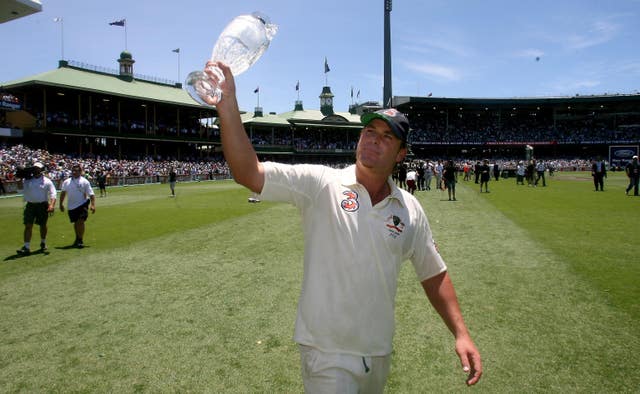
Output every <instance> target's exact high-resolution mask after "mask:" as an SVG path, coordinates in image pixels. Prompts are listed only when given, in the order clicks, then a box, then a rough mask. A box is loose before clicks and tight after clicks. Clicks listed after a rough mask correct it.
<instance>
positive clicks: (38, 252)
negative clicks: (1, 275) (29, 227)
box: [4, 249, 49, 261]
mask: <svg viewBox="0 0 640 394" xmlns="http://www.w3.org/2000/svg"><path fill="white" fill-rule="evenodd" d="M36 254H41V255H44V256H48V255H49V252H48V251H46V250H40V249H38V250H36V251H33V252H31V253H29V254H22V253H16V254H14V255H11V256H7V257H5V258H4V261H11V260H17V259H21V258H24V257H29V256H33V255H36Z"/></svg>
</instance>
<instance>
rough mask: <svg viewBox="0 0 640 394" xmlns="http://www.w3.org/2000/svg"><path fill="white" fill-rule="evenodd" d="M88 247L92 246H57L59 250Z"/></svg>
mask: <svg viewBox="0 0 640 394" xmlns="http://www.w3.org/2000/svg"><path fill="white" fill-rule="evenodd" d="M86 248H90V246H87V245H84V246H83V247H78V246H76V245H74V244H71V245H67V246H56V249H58V250H69V249H86Z"/></svg>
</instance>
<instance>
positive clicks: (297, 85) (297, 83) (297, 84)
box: [296, 81, 300, 92]
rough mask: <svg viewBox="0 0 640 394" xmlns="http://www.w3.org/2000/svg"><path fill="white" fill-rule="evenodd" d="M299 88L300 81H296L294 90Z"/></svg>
mask: <svg viewBox="0 0 640 394" xmlns="http://www.w3.org/2000/svg"><path fill="white" fill-rule="evenodd" d="M299 90H300V81H298V82H296V92H297V91H299Z"/></svg>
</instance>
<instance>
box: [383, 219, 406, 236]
mask: <svg viewBox="0 0 640 394" xmlns="http://www.w3.org/2000/svg"><path fill="white" fill-rule="evenodd" d="M385 226H386V227H387V230H389V235H390V236H392V237H393V238H397V237H398V236H399V235H400V234H402V232H403V231H404V227H405V225H404V222H402V219H400V218H399V217H397V216H396V215H389V217H387V219H386V220H385Z"/></svg>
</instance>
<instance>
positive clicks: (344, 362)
mask: <svg viewBox="0 0 640 394" xmlns="http://www.w3.org/2000/svg"><path fill="white" fill-rule="evenodd" d="M299 347H300V364H301V370H302V382H303V383H304V391H305V393H307V394H329V393H335V394H337V393H340V394H343V393H344V394H350V393H353V394H357V393H383V392H384V385H385V383H386V381H387V376H388V375H389V369H390V367H391V355H386V356H380V357H362V356H354V355H351V354H338V353H324V352H322V351H320V350H318V349H316V348H313V347H310V346H305V345H299Z"/></svg>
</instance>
